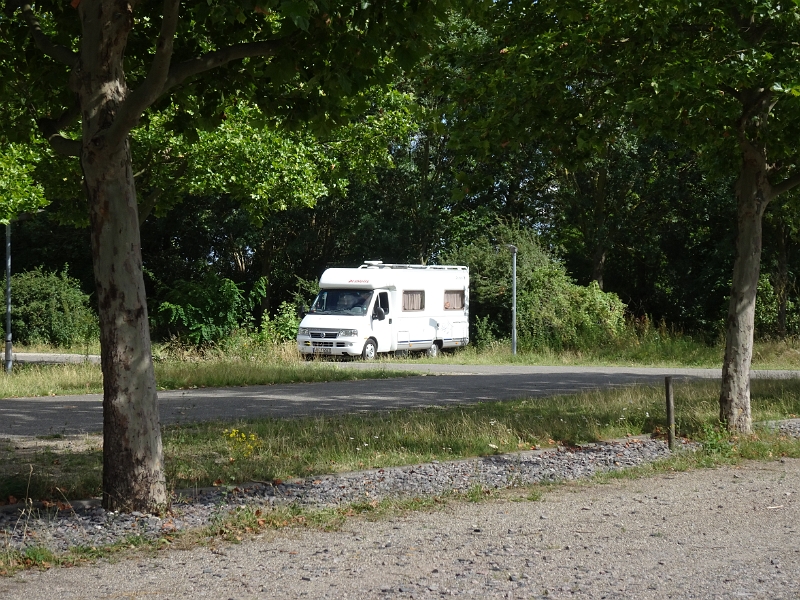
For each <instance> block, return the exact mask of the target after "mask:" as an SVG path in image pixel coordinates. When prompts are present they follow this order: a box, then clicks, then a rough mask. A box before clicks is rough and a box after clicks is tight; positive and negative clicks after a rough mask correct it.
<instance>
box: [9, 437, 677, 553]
mask: <svg viewBox="0 0 800 600" xmlns="http://www.w3.org/2000/svg"><path fill="white" fill-rule="evenodd" d="M667 453H668V450H667V448H666V445H665V443H664V442H663V441H659V440H650V439H638V438H632V439H630V440H625V441H619V442H609V443H601V444H589V445H587V446H583V447H581V448H559V449H555V450H534V451H529V452H521V453H517V454H509V455H497V456H487V457H481V458H476V459H468V460H461V461H453V462H442V463H440V462H434V463H429V464H422V465H412V466H408V467H394V468H386V469H374V470H369V471H358V472H354V473H345V474H341V475H329V476H320V477H317V478H308V479H298V480H294V481H288V482H283V483H279V484H278V485H273V484H270V483H251V484H246V485H242V486H239V487H237V488H233V489H220V488H211V489H206V490H201V491H200V493H199V494H197V495H193V496H185V495H179V496H178V498H176V500H175V501H174V502H173V505H172V513H171V514H170V515H169V516H167V517H166V518H164V519H160V518H158V517H156V516H153V515H146V514H141V513H136V512H135V513H132V514H120V513H115V512H108V511H105V510H104V509H103V508H101V507H100V506H97V504H96V502H94V503H75V505H74V506H73V507H72V508H69V509H67V510H58V507H50V508H46V507H42V506H37V507H35V508H33V509H21V510H20V509H17V510H7V511H5V512H3V513H0V531H2V532H4V536H5V540H6V545H7V547H11V548H17V549H21V548H25V547H28V546H45V547H47V548H50V549H51V550H54V551H63V550H65V549H67V548H69V547H70V546H76V545H82V546H98V545H104V544H110V543H113V542H115V541H118V540H121V539H123V538H124V537H125V536H128V535H131V534H140V535H144V536H147V537H151V538H152V537H157V536H159V535H161V534H162V533H165V532H166V533H171V532H173V531H175V530H181V529H185V528H196V527H201V526H203V525H206V524H207V523H208V522H209V520H211V519H212V518H213V517H214V516H215V515H217V514H219V513H220V512H225V511H227V510H230V509H231V508H234V507H237V506H241V505H243V504H249V505H263V506H271V505H276V504H290V503H297V504H300V505H303V506H308V507H331V506H337V505H341V504H349V503H352V502H357V501H368V502H371V501H374V500H381V499H383V498H387V497H408V496H412V497H413V496H434V495H440V494H443V493H447V492H451V491H456V492H459V491H460V492H465V491H468V490H470V489H471V488H473V487H474V486H481V487H483V488H489V489H498V488H508V487H514V486H518V485H525V484H530V483H537V482H542V481H555V480H572V479H577V478H581V477H590V476H591V475H593V474H595V473H598V472H601V471H607V470H613V469H623V468H626V467H631V466H635V465H639V464H642V463H644V462H650V461H653V460H656V459H658V458H662V457H664V456H666V455H667Z"/></svg>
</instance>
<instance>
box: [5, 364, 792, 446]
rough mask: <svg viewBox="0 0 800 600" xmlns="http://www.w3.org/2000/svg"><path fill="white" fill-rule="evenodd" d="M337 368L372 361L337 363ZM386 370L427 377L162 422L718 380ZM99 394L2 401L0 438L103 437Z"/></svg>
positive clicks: (678, 373) (270, 389)
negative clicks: (682, 380) (666, 382)
mask: <svg viewBox="0 0 800 600" xmlns="http://www.w3.org/2000/svg"><path fill="white" fill-rule="evenodd" d="M340 366H341V368H355V369H359V368H365V367H372V368H374V366H375V365H374V364H364V363H341V365H340ZM387 368H390V369H407V370H413V371H417V372H427V375H422V376H414V377H405V378H397V379H385V380H364V381H342V382H329V383H297V384H288V385H269V386H250V387H239V388H205V389H192V390H176V391H167V392H160V393H159V405H160V413H161V421H162V423H164V424H171V423H185V422H200V421H212V420H236V419H242V418H253V417H297V416H304V415H322V414H328V415H330V414H341V413H352V412H359V411H379V410H393V409H399V408H418V407H423V406H432V405H439V406H444V405H452V404H468V403H475V402H484V401H493V400H513V399H517V398H523V397H538V396H552V395H560V394H572V393H576V392H580V391H583V390H589V389H598V388H609V387H614V386H626V385H634V384H646V385H657V384H661V383H662V382H663V378H664V376H666V375H672V376H674V377H676V378H678V379H681V378H682V379H714V378H719V376H720V371H719V370H718V369H647V368H625V367H525V366H465V365H426V364H406V363H400V364H391V365H387ZM798 376H800V372H797V371H754V372H753V377H769V378H787V377H798ZM102 427H103V415H102V399H101V396H100V395H99V394H88V395H81V396H53V397H38V398H9V399H2V400H0V436H2V437H15V436H25V437H27V436H36V435H48V434H65V435H74V434H82V433H96V432H100V431H101V430H102Z"/></svg>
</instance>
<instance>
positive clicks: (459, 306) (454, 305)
mask: <svg viewBox="0 0 800 600" xmlns="http://www.w3.org/2000/svg"><path fill="white" fill-rule="evenodd" d="M444 309H445V310H463V309H464V290H445V292H444Z"/></svg>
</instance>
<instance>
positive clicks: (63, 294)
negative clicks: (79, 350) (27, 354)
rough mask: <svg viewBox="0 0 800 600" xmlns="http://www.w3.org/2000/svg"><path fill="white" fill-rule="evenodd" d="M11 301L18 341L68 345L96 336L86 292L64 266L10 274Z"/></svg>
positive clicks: (94, 322)
mask: <svg viewBox="0 0 800 600" xmlns="http://www.w3.org/2000/svg"><path fill="white" fill-rule="evenodd" d="M3 290H5V277H4V278H3ZM11 301H12V310H11V330H12V332H13V335H14V340H16V341H18V342H19V343H21V344H49V345H51V346H56V347H69V346H73V345H77V344H81V343H87V342H88V341H91V340H93V339H97V337H98V331H99V330H98V324H97V317H96V316H95V314H94V312H93V311H92V309H91V308H90V307H89V296H88V295H86V294H84V293H83V292H82V291H81V288H80V284H79V282H78V281H77V280H76V279H73V278H72V277H70V276H69V275H68V274H67V267H66V266H65V267H64V270H63V271H62V272H61V273H54V272H48V271H45V270H43V269H41V268H36V269H34V270H33V271H26V272H24V273H14V274H12V275H11Z"/></svg>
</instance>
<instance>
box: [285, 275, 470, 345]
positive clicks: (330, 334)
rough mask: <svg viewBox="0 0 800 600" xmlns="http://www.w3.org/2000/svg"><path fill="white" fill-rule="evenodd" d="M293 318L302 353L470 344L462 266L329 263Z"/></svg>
mask: <svg viewBox="0 0 800 600" xmlns="http://www.w3.org/2000/svg"><path fill="white" fill-rule="evenodd" d="M319 286H320V293H319V295H318V296H317V298H316V300H315V301H314V304H313V305H312V306H311V308H310V309H309V311H308V313H307V314H306V315H305V316H304V317H303V320H302V321H301V322H300V327H299V329H298V334H297V348H298V350H299V351H300V352H301V353H302V354H305V355H311V354H332V355H339V356H364V358H368V359H369V358H374V356H375V354H376V353H377V352H395V351H398V350H400V351H404V350H405V351H425V350H426V351H428V353H429V354H430V355H434V356H435V355H436V354H437V353H438V351H439V350H441V349H443V348H457V347H461V346H465V345H466V344H468V343H469V324H468V316H469V269H468V268H467V267H458V266H440V265H433V266H426V265H393V264H383V263H382V262H380V261H367V262H365V263H364V264H363V265H361V266H360V267H358V268H356V269H328V270H326V271H325V272H324V273H323V274H322V277H321V278H320V282H319Z"/></svg>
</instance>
